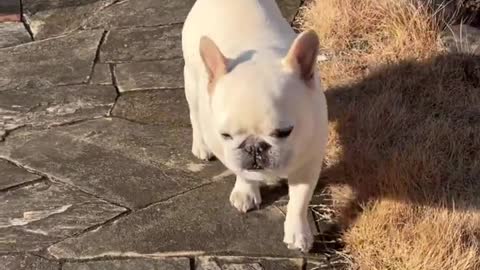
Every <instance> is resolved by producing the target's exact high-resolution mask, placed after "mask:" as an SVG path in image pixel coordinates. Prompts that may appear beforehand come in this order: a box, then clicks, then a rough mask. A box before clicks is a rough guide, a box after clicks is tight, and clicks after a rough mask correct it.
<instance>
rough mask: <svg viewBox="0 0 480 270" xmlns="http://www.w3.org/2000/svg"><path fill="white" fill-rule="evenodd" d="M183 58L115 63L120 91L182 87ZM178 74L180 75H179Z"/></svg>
mask: <svg viewBox="0 0 480 270" xmlns="http://www.w3.org/2000/svg"><path fill="white" fill-rule="evenodd" d="M182 74H183V59H181V58H177V59H169V60H161V61H152V62H131V63H123V64H117V65H116V66H115V75H116V77H117V81H118V89H119V90H120V92H122V93H123V92H128V91H136V90H147V89H172V88H182V87H183V78H182V77H183V76H182ZM179 75H180V76H179Z"/></svg>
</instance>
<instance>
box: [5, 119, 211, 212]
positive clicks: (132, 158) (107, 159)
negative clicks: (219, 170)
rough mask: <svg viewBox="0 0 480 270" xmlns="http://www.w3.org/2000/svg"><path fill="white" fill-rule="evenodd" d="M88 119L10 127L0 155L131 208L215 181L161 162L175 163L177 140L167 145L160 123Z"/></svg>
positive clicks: (187, 169) (186, 168)
mask: <svg viewBox="0 0 480 270" xmlns="http://www.w3.org/2000/svg"><path fill="white" fill-rule="evenodd" d="M91 122H93V123H90V122H85V123H81V124H79V125H72V126H66V127H57V128H55V129H52V130H46V131H35V130H23V131H18V132H13V133H12V134H11V135H9V138H8V140H6V142H5V144H4V146H3V147H0V156H3V157H5V158H7V159H10V160H14V161H16V162H18V163H20V164H23V165H24V166H26V167H29V168H32V169H34V170H37V171H41V172H42V173H45V174H47V175H48V176H50V177H53V178H55V179H58V180H60V181H62V182H66V183H69V184H72V185H75V186H78V187H80V188H81V189H82V190H85V191H87V192H89V193H91V194H96V195H97V196H99V197H102V198H105V199H108V200H110V201H113V202H116V203H118V204H121V205H124V206H127V207H130V208H141V207H144V206H146V205H148V204H151V203H154V202H157V201H161V200H165V199H167V198H169V197H171V196H173V195H176V194H179V193H181V192H185V191H187V190H189V189H192V188H195V187H197V186H200V185H202V184H205V183H208V182H211V181H213V180H212V179H213V176H211V177H196V178H192V176H193V171H189V167H187V166H185V167H183V168H182V169H183V170H178V169H177V168H174V166H170V167H168V166H165V165H164V164H166V163H167V162H168V161H170V160H172V161H171V162H172V163H174V158H175V154H176V153H175V150H174V149H175V148H176V147H177V146H178V145H177V144H175V145H168V146H167V147H165V143H168V142H165V141H163V142H162V139H165V138H162V133H161V132H162V130H163V129H162V128H161V127H154V128H149V127H142V126H141V125H138V124H135V123H130V122H127V121H122V120H118V119H116V120H110V121H109V120H103V119H102V120H98V121H91ZM142 128H143V130H142ZM172 136H178V134H176V133H174V134H172ZM52 142H53V145H52ZM170 149H171V150H170ZM130 150H131V151H130ZM166 150H168V152H167V151H166ZM171 153H173V154H171ZM162 157H163V160H162V159H161V158H162ZM155 158H158V159H157V161H156V162H154V161H153V160H152V159H155ZM170 165H171V164H170ZM190 169H191V168H190ZM193 169H198V168H196V167H195V166H194V168H193ZM193 169H191V170H193ZM200 169H203V167H201V168H200ZM195 175H196V176H199V175H201V174H199V173H198V172H197V171H195Z"/></svg>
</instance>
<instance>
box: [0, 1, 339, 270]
mask: <svg viewBox="0 0 480 270" xmlns="http://www.w3.org/2000/svg"><path fill="white" fill-rule="evenodd" d="M7 2H8V3H9V4H12V3H14V4H15V8H17V9H16V13H15V14H14V15H15V16H16V17H15V18H17V19H19V18H20V14H21V13H20V12H18V8H21V9H22V14H23V17H24V18H25V24H23V23H20V22H19V21H18V20H17V22H16V23H2V24H0V47H3V48H1V49H0V59H1V62H2V64H1V65H0V254H1V255H0V270H3V269H5V270H23V269H25V270H26V269H28V270H30V269H35V270H50V269H55V270H90V269H91V270H93V269H95V270H98V269H100V270H103V269H104V270H117V269H120V270H127V269H148V270H153V269H155V270H157V269H161V270H187V269H188V270H252V269H253V270H258V269H261V270H270V269H271V270H273V269H275V270H277V269H278V270H283V269H292V270H295V269H297V270H300V269H312V270H313V269H317V268H318V269H324V270H327V269H338V268H339V267H341V260H340V261H337V259H336V258H335V257H334V256H331V255H328V252H329V250H337V249H341V248H342V246H341V244H339V243H340V242H341V241H340V240H338V239H337V238H338V236H337V235H335V236H332V237H329V236H328V235H326V234H324V233H323V232H319V231H314V232H315V234H316V238H317V242H316V245H318V246H320V248H319V249H316V251H314V252H312V253H310V254H308V255H304V254H300V253H299V252H296V251H290V250H288V249H287V248H286V246H285V245H284V244H283V243H282V238H283V222H284V219H285V205H286V202H287V201H286V198H287V197H286V196H285V195H286V193H287V189H286V187H283V188H262V191H261V192H262V197H263V201H264V203H263V205H262V207H261V209H260V210H256V211H252V212H249V213H247V214H240V213H238V212H237V210H236V209H234V208H233V207H232V206H230V203H229V194H230V191H231V189H232V186H233V182H234V178H235V177H234V175H232V173H231V172H230V171H228V170H227V169H226V168H225V167H224V166H223V165H222V164H221V163H220V162H218V161H211V162H203V161H199V160H198V159H196V158H195V157H194V156H193V155H192V153H191V140H192V131H191V127H190V121H189V110H188V105H187V102H186V99H185V94H184V89H183V58H182V54H181V29H182V24H183V22H184V20H185V17H186V15H187V13H188V11H189V10H190V8H191V6H192V5H193V3H194V2H195V1H194V0H182V1H176V0H175V1H174V0H22V5H21V7H20V5H19V4H20V1H19V0H0V7H2V5H3V6H5V3H7ZM277 2H278V3H279V4H280V9H281V11H282V13H283V15H284V16H285V17H286V18H287V19H288V20H289V21H293V20H294V17H295V15H296V14H297V10H298V8H299V5H300V4H301V2H303V1H301V0H277ZM0 10H1V8H0ZM0 13H1V12H0ZM66 14H67V15H66ZM10 15H11V14H10ZM2 16H3V15H2V14H0V21H1V20H2V18H5V16H3V17H2ZM8 16H9V15H8ZM29 31H31V33H32V35H33V40H32V38H31V36H30V33H29ZM314 203H315V204H318V205H315V206H313V205H312V207H311V210H312V213H313V215H310V216H309V217H310V218H311V220H315V221H317V220H322V219H328V215H329V214H332V213H330V212H329V209H328V208H326V207H323V205H321V204H320V203H317V202H314ZM333 214H334V213H333ZM333 214H332V215H333ZM317 223H318V222H316V223H315V222H313V223H312V225H313V226H315V227H316V228H322V227H320V226H318V224H317ZM324 223H325V224H327V225H329V224H328V222H324ZM325 228H327V227H325ZM335 237H337V238H335Z"/></svg>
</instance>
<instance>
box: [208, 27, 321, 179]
mask: <svg viewBox="0 0 480 270" xmlns="http://www.w3.org/2000/svg"><path fill="white" fill-rule="evenodd" d="M317 51H318V37H317V35H316V34H315V33H314V32H313V31H307V32H304V33H302V34H300V35H299V36H298V37H297V38H296V39H295V40H294V42H293V43H292V45H291V47H290V49H289V50H288V53H287V54H286V55H281V56H279V55H276V54H275V53H272V54H271V55H270V54H269V55H255V57H252V58H251V59H249V60H248V61H243V62H242V63H237V64H235V63H234V62H235V61H234V60H231V59H227V58H226V57H225V56H224V55H223V54H222V52H221V50H220V49H219V48H218V47H217V46H216V45H215V43H214V42H213V41H212V40H211V39H209V38H208V37H202V39H201V42H200V54H201V56H202V59H203V62H204V64H205V67H206V70H207V73H208V75H209V87H208V91H209V96H210V109H211V110H212V115H213V119H211V121H213V122H214V127H215V129H216V130H215V133H216V134H217V136H218V137H219V139H220V140H221V143H222V146H223V151H224V162H225V165H226V166H227V167H228V168H230V169H231V170H233V171H234V172H235V173H236V174H239V175H243V176H244V177H246V178H248V179H252V180H254V179H257V180H260V179H261V178H262V175H264V174H275V175H279V176H286V175H287V174H288V171H289V168H291V167H292V166H294V164H295V159H296V158H297V157H301V155H302V153H300V152H301V150H302V149H305V144H306V143H308V141H309V138H310V137H311V136H312V135H313V134H312V132H313V122H314V118H315V117H314V116H313V110H312V106H313V105H314V103H313V102H312V96H313V91H317V90H318V88H317V84H318V80H317V79H315V76H314V74H315V71H314V70H315V62H316V56H317Z"/></svg>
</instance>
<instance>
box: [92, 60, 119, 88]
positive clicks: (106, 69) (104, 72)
mask: <svg viewBox="0 0 480 270" xmlns="http://www.w3.org/2000/svg"><path fill="white" fill-rule="evenodd" d="M112 83H113V82H112V72H111V70H110V65H108V64H99V63H97V64H96V65H95V67H93V75H92V78H91V80H90V84H99V85H111V84H112Z"/></svg>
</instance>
